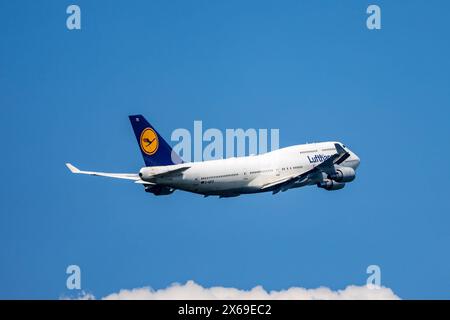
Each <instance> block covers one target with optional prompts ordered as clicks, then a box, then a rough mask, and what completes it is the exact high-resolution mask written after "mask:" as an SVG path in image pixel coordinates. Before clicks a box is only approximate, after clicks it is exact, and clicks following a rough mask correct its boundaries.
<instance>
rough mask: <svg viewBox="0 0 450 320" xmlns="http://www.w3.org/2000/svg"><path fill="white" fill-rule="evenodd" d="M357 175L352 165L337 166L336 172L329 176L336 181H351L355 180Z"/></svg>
mask: <svg viewBox="0 0 450 320" xmlns="http://www.w3.org/2000/svg"><path fill="white" fill-rule="evenodd" d="M355 177H356V173H355V170H353V168H350V167H337V168H336V169H335V173H332V174H330V175H329V176H328V178H330V179H331V180H334V181H336V182H350V181H353V180H355Z"/></svg>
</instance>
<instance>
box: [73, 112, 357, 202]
mask: <svg viewBox="0 0 450 320" xmlns="http://www.w3.org/2000/svg"><path fill="white" fill-rule="evenodd" d="M129 118H130V121H131V125H132V127H133V130H134V133H135V135H136V139H137V142H138V145H139V148H140V151H141V153H142V156H143V157H144V162H145V167H143V168H142V169H141V170H140V171H139V173H105V172H94V171H82V170H79V169H78V168H76V167H74V166H73V165H71V164H70V163H67V164H66V165H67V167H68V168H69V169H70V171H71V172H72V173H80V174H88V175H93V176H101V177H110V178H116V179H126V180H131V181H134V183H137V184H140V185H142V186H143V187H144V189H145V191H146V192H150V193H153V194H154V195H157V196H160V195H168V194H171V193H173V192H174V191H175V190H183V191H188V192H193V193H197V194H201V195H204V196H219V197H235V196H239V195H241V194H250V193H259V192H269V191H270V192H272V193H273V194H276V193H278V192H280V191H282V192H284V191H287V190H289V189H293V188H299V187H303V186H307V185H317V186H318V187H319V188H323V189H325V190H339V189H342V188H344V186H345V184H346V183H348V182H351V181H353V180H354V179H355V170H356V169H357V168H358V166H359V162H360V160H359V158H358V156H357V155H356V154H354V153H353V152H352V151H350V149H348V148H347V147H346V146H345V145H343V144H342V143H340V142H321V143H310V144H302V145H295V146H291V147H287V148H281V149H278V150H274V151H271V152H267V153H264V154H260V155H252V156H248V157H237V158H228V159H220V160H210V161H203V162H183V161H182V160H181V158H180V157H179V156H178V155H177V154H176V153H175V152H174V151H173V150H172V148H171V147H170V146H169V144H168V143H167V142H166V141H165V140H164V139H163V138H162V137H161V136H160V135H159V133H158V132H157V131H156V130H155V128H153V127H152V126H151V125H150V124H149V123H148V122H147V120H145V118H144V117H143V116H142V115H133V116H129Z"/></svg>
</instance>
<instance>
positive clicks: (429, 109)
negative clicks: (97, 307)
mask: <svg viewBox="0 0 450 320" xmlns="http://www.w3.org/2000/svg"><path fill="white" fill-rule="evenodd" d="M74 3H76V4H78V5H79V6H80V7H81V10H82V30H80V31H69V30H67V29H66V25H65V22H66V17H67V14H66V13H65V11H66V8H67V6H68V5H69V4H71V2H69V1H2V2H1V3H0V36H1V39H2V41H1V42H0V46H1V48H0V88H1V89H0V112H1V118H0V119H1V126H0V133H1V136H2V144H3V145H2V150H3V152H2V156H1V158H0V167H1V172H2V183H1V185H0V195H1V202H0V208H1V210H0V211H1V215H0V219H1V222H0V242H1V243H2V248H1V250H0V261H1V264H0V298H49V299H52V298H59V297H60V296H62V295H69V296H70V295H74V292H70V291H68V290H67V289H66V286H65V285H66V276H67V275H66V274H65V270H66V267H67V266H68V265H70V264H77V265H79V266H80V267H81V270H82V287H83V289H84V290H85V291H87V292H92V293H93V294H94V295H96V296H98V297H101V296H105V295H107V294H109V293H112V292H117V291H119V290H120V289H123V288H125V289H131V288H136V287H143V286H151V287H153V288H164V287H167V286H168V285H169V284H171V283H173V282H181V283H184V282H186V281H187V280H194V281H196V282H197V283H199V284H201V285H203V286H205V287H210V286H229V287H237V288H241V289H249V288H252V287H254V286H256V285H263V286H264V287H265V288H267V289H269V290H280V289H286V288H288V287H291V286H301V287H306V288H316V287H318V286H327V287H330V288H332V289H333V290H336V289H342V288H344V287H346V286H347V285H351V284H355V285H364V284H365V281H366V278H367V274H366V268H367V266H369V265H371V264H377V265H379V266H380V267H381V271H382V280H381V281H382V285H384V286H386V287H389V288H391V289H392V290H393V291H394V292H395V293H396V294H397V295H398V296H400V297H402V298H441V299H442V298H446V299H449V298H450V256H449V254H448V246H449V242H450V233H449V231H448V229H449V228H448V226H449V224H450V215H449V213H450V205H449V201H448V195H449V194H450V187H449V186H450V184H449V183H448V181H449V179H450V170H449V166H448V159H449V157H450V151H449V148H447V146H448V137H449V134H450V127H449V125H448V120H449V118H450V117H449V116H450V112H449V106H450V90H449V88H450V61H449V59H448V57H450V37H449V32H450V29H449V24H448V12H449V9H450V5H449V3H448V2H447V1H395V2H394V1H373V3H376V4H378V5H380V7H381V10H382V29H381V30H379V31H369V30H368V29H367V28H366V26H365V21H366V17H367V15H366V13H365V11H366V8H367V6H368V5H369V4H370V3H371V2H368V1H346V2H345V3H344V2H342V1H282V2H280V1H200V0H198V1H197V0H196V1H114V2H110V1H108V2H106V1H104V2H100V1H76V2H74ZM135 113H142V114H144V115H145V116H146V117H147V119H148V120H149V121H150V122H151V123H152V124H153V125H154V126H155V127H156V128H157V129H158V130H159V131H160V133H161V134H162V135H164V136H166V137H169V136H170V134H171V132H172V131H173V130H174V129H176V128H188V129H192V127H193V121H194V120H202V121H203V125H204V127H205V128H219V129H222V130H224V129H226V128H279V129H280V145H281V146H282V147H283V146H289V145H293V144H300V143H304V142H306V141H326V140H339V141H343V142H344V143H345V144H347V145H348V146H349V147H350V148H351V149H352V150H353V151H355V152H356V153H357V154H358V155H359V156H360V158H361V160H362V163H361V166H360V169H359V171H358V177H357V179H356V180H355V181H354V183H352V184H350V185H348V186H347V187H346V188H345V189H344V190H341V191H337V192H326V191H324V190H319V189H317V188H315V187H311V188H303V189H297V190H291V191H289V192H285V193H282V194H278V195H276V196H272V195H271V194H270V193H268V194H259V195H251V196H243V197H238V198H231V199H216V198H206V199H204V198H202V197H200V196H196V195H192V194H187V193H183V192H176V193H174V194H173V195H171V196H169V197H153V196H152V195H149V194H147V193H145V192H143V190H142V189H141V188H140V187H139V186H136V185H134V184H132V183H128V182H126V181H114V180H107V179H101V178H91V177H80V176H74V175H71V174H70V173H69V171H68V170H67V169H66V167H65V166H64V163H65V162H68V161H70V162H72V163H74V164H76V165H78V166H80V167H81V168H83V169H92V170H103V171H112V172H136V171H137V170H139V168H140V167H141V166H142V165H143V161H142V159H141V156H140V154H139V151H138V147H137V145H136V142H135V138H134V136H133V132H132V130H131V127H130V125H129V123H128V118H127V115H129V114H135Z"/></svg>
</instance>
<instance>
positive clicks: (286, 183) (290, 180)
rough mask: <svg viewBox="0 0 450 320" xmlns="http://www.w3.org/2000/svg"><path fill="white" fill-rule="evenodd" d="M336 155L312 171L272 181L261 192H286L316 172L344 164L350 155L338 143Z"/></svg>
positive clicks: (336, 144)
mask: <svg viewBox="0 0 450 320" xmlns="http://www.w3.org/2000/svg"><path fill="white" fill-rule="evenodd" d="M334 146H335V148H336V151H337V153H335V154H333V155H332V156H330V157H329V158H328V159H327V160H325V161H324V162H322V163H320V164H318V165H317V166H315V167H313V168H312V169H310V170H308V171H305V172H303V173H301V174H296V175H291V176H288V177H283V178H281V179H279V180H276V181H272V182H270V183H268V184H266V185H264V186H263V187H262V188H261V190H265V189H269V188H274V190H273V193H274V194H275V193H278V192H280V191H286V190H288V189H289V188H290V187H291V186H292V185H293V184H294V183H296V182H298V181H302V180H305V179H306V178H307V177H308V176H309V175H310V174H312V173H316V172H318V171H322V170H326V169H331V168H332V167H333V166H334V165H335V164H341V163H342V162H344V161H345V160H346V159H347V158H348V157H349V156H350V153H348V152H347V151H345V149H344V148H342V146H341V145H339V144H338V143H335V144H334Z"/></svg>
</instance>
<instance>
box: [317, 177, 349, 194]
mask: <svg viewBox="0 0 450 320" xmlns="http://www.w3.org/2000/svg"><path fill="white" fill-rule="evenodd" d="M317 186H318V187H319V188H322V189H325V190H328V191H333V190H339V189H342V188H344V187H345V183H341V182H336V181H334V180H328V179H326V180H324V181H322V182H319V183H318V184H317Z"/></svg>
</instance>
